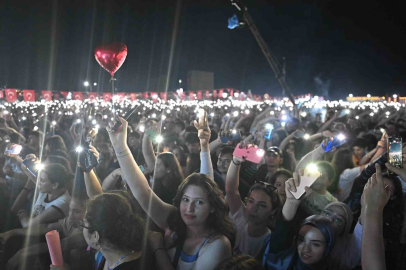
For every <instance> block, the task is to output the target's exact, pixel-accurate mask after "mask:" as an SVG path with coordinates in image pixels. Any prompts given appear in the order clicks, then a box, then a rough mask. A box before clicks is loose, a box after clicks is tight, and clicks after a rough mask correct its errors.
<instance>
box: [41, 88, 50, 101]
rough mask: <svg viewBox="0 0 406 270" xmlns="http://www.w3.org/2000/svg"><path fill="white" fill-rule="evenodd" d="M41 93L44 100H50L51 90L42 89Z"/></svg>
mask: <svg viewBox="0 0 406 270" xmlns="http://www.w3.org/2000/svg"><path fill="white" fill-rule="evenodd" d="M41 93H42V98H43V99H45V100H46V101H51V100H52V91H48V90H42V91H41Z"/></svg>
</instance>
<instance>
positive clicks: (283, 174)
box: [269, 169, 293, 205]
mask: <svg viewBox="0 0 406 270" xmlns="http://www.w3.org/2000/svg"><path fill="white" fill-rule="evenodd" d="M292 177H293V175H292V173H291V172H290V171H288V170H285V169H279V170H278V171H276V173H275V174H274V175H272V177H271V179H269V183H270V184H271V185H274V186H275V187H276V189H277V190H278V195H279V198H280V199H281V202H282V205H284V204H285V202H286V191H285V182H286V181H287V180H288V179H289V178H292Z"/></svg>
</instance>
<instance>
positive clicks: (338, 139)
mask: <svg viewBox="0 0 406 270" xmlns="http://www.w3.org/2000/svg"><path fill="white" fill-rule="evenodd" d="M346 142H347V140H346V138H345V136H344V135H343V134H338V135H337V136H334V137H331V138H330V140H329V141H328V143H327V145H326V146H325V145H322V147H323V149H324V152H326V153H328V152H330V151H331V150H333V147H335V148H338V147H339V146H341V145H343V144H344V143H346Z"/></svg>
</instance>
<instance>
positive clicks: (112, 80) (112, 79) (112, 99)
mask: <svg viewBox="0 0 406 270" xmlns="http://www.w3.org/2000/svg"><path fill="white" fill-rule="evenodd" d="M115 80H116V78H114V77H113V76H111V79H110V81H111V87H112V89H111V93H112V98H111V101H112V104H113V110H114V114H115V113H116V110H115V107H114V91H115V89H114V81H115Z"/></svg>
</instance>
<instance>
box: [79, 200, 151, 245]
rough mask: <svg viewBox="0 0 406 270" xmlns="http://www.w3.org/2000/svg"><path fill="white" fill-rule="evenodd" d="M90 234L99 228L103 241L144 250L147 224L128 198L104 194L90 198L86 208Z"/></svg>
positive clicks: (103, 242) (107, 243) (101, 242)
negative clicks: (136, 212) (135, 211)
mask: <svg viewBox="0 0 406 270" xmlns="http://www.w3.org/2000/svg"><path fill="white" fill-rule="evenodd" d="M85 219H86V221H87V222H88V223H89V228H90V229H89V233H93V232H95V231H97V232H98V233H99V235H100V240H99V242H100V244H101V245H105V246H106V247H107V248H110V249H116V250H120V251H125V250H134V251H140V250H142V247H143V245H144V233H145V229H144V227H145V224H144V221H143V220H142V219H141V218H140V217H139V216H138V215H136V214H134V213H133V209H132V207H131V205H130V203H129V202H128V200H127V199H126V198H124V197H123V196H121V195H119V194H113V193H104V194H101V195H98V196H96V197H95V198H94V199H92V200H89V201H88V203H87V207H86V215H85Z"/></svg>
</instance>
